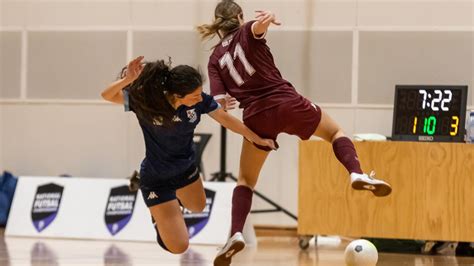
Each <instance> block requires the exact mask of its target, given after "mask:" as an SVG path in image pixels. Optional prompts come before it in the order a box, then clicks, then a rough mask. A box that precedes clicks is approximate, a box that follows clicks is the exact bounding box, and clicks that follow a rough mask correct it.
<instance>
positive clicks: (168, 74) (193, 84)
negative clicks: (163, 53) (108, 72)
mask: <svg viewBox="0 0 474 266" xmlns="http://www.w3.org/2000/svg"><path fill="white" fill-rule="evenodd" d="M125 70H126V69H122V73H121V77H123V76H124V74H125ZM200 86H202V76H201V74H200V73H199V71H198V70H196V69H195V68H193V67H191V66H188V65H179V66H176V67H174V68H171V60H168V62H167V63H165V61H164V60H158V61H156V62H146V63H145V66H144V67H143V71H142V73H141V74H140V76H139V77H138V78H137V79H136V80H135V81H134V82H133V83H131V84H130V85H128V86H127V88H128V90H129V93H130V98H129V100H130V105H131V107H132V108H133V110H134V112H135V113H136V114H137V116H138V118H139V119H141V120H144V121H145V122H149V123H152V124H158V125H163V126H165V127H171V125H172V119H173V117H174V115H175V113H176V110H175V109H174V108H173V106H171V104H170V103H169V102H168V99H167V95H173V94H176V95H177V96H178V97H179V98H183V97H184V96H186V95H188V94H190V93H192V92H193V91H195V90H196V89H197V88H198V87H200Z"/></svg>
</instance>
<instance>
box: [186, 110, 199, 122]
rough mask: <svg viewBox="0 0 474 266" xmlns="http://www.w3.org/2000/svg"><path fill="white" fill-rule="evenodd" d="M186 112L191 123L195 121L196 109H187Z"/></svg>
mask: <svg viewBox="0 0 474 266" xmlns="http://www.w3.org/2000/svg"><path fill="white" fill-rule="evenodd" d="M186 114H187V115H188V118H189V123H194V122H196V120H197V114H196V110H195V109H190V110H186Z"/></svg>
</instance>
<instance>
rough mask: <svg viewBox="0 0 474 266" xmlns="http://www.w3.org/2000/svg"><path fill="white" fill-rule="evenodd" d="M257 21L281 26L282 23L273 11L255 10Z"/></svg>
mask: <svg viewBox="0 0 474 266" xmlns="http://www.w3.org/2000/svg"><path fill="white" fill-rule="evenodd" d="M255 14H256V15H255V19H256V20H257V21H258V22H259V23H261V24H270V23H272V24H275V25H277V26H280V25H281V22H280V21H278V20H277V19H276V18H275V14H273V12H271V11H264V10H255Z"/></svg>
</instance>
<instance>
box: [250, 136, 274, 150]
mask: <svg viewBox="0 0 474 266" xmlns="http://www.w3.org/2000/svg"><path fill="white" fill-rule="evenodd" d="M254 143H255V144H258V145H260V146H266V147H269V148H270V149H272V150H274V151H276V150H277V149H278V146H277V144H276V143H275V141H273V140H272V139H262V138H258V139H256V140H255V141H254Z"/></svg>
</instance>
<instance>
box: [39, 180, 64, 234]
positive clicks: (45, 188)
mask: <svg viewBox="0 0 474 266" xmlns="http://www.w3.org/2000/svg"><path fill="white" fill-rule="evenodd" d="M63 190H64V188H63V187H62V186H59V185H56V184H53V183H50V184H46V185H42V186H39V187H38V188H37V189H36V194H35V199H34V201H33V206H32V207H31V219H32V221H33V225H34V226H35V228H36V231H38V232H41V231H43V230H44V229H45V228H46V227H48V225H50V224H51V223H52V222H53V221H54V219H55V218H56V215H57V214H58V210H59V204H60V203H61V197H62V195H63Z"/></svg>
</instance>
